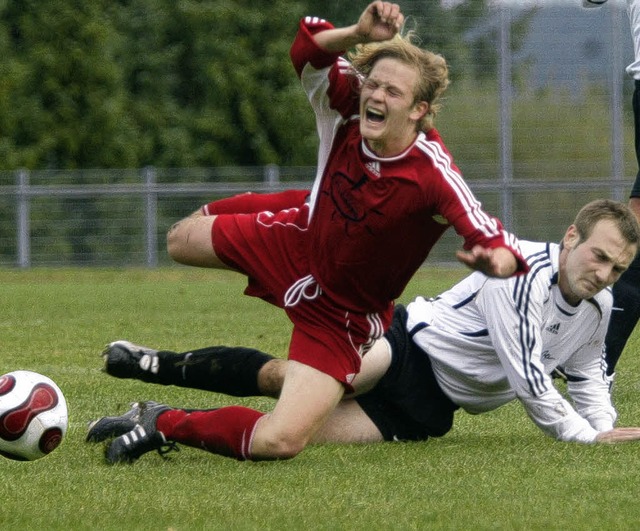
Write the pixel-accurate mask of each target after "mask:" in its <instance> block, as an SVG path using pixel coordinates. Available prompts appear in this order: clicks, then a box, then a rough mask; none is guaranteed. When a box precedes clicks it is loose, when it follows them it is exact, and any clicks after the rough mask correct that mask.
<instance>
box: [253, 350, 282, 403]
mask: <svg viewBox="0 0 640 531" xmlns="http://www.w3.org/2000/svg"><path fill="white" fill-rule="evenodd" d="M286 369H287V360H283V359H273V360H270V361H268V362H267V363H265V364H264V365H263V366H262V367H261V368H260V371H259V372H258V389H259V390H260V393H261V394H262V395H264V396H272V397H274V398H278V397H279V396H280V391H282V384H283V383H284V375H285V372H286Z"/></svg>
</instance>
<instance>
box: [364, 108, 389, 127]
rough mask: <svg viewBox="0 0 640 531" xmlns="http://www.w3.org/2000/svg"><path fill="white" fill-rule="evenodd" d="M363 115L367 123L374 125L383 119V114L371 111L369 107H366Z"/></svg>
mask: <svg viewBox="0 0 640 531" xmlns="http://www.w3.org/2000/svg"><path fill="white" fill-rule="evenodd" d="M365 115H366V117H367V121H368V122H372V123H375V124H381V123H382V122H384V119H385V116H384V113H383V112H382V111H379V110H377V109H372V108H371V107H367V109H366V113H365Z"/></svg>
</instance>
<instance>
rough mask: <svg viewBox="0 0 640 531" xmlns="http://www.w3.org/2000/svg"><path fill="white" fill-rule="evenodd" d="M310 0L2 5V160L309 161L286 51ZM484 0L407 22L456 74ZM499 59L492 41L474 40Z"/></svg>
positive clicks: (311, 145) (349, 15) (417, 6)
mask: <svg viewBox="0 0 640 531" xmlns="http://www.w3.org/2000/svg"><path fill="white" fill-rule="evenodd" d="M364 5H365V4H364V3H362V4H360V5H355V4H353V3H347V4H345V3H343V2H337V1H331V2H324V3H319V2H314V1H311V0H307V1H305V0H298V1H294V2H292V1H289V0H272V1H270V2H260V3H256V2H251V1H249V0H210V1H204V0H180V1H177V2H176V1H175V0H111V1H106V0H94V1H92V2H86V1H83V0H48V1H47V2H42V1H38V0H13V1H11V2H8V1H5V2H4V3H3V2H0V53H2V57H3V62H2V65H0V69H1V70H0V72H2V74H3V75H2V76H0V156H1V157H0V169H12V168H16V167H20V166H23V167H26V168H30V169H41V168H52V169H69V168H90V167H106V168H115V167H142V166H145V165H156V166H162V167H185V166H219V165H234V164H237V165H264V164H268V163H276V164H281V165H314V164H315V157H316V154H315V150H316V134H315V128H314V124H313V115H312V113H311V112H310V109H309V106H308V103H307V102H306V99H305V96H304V94H303V91H302V90H301V89H300V87H299V83H298V81H297V79H296V77H295V73H294V71H293V68H292V67H291V65H290V62H289V57H288V49H289V46H290V44H291V40H292V39H293V37H294V35H295V32H296V30H297V21H298V19H299V18H300V17H301V16H303V15H304V14H309V13H311V14H315V15H318V16H322V17H325V18H327V19H329V20H331V21H333V22H335V23H336V24H337V25H344V24H348V23H351V22H354V21H355V20H356V19H357V17H358V16H359V14H360V12H361V10H362V8H363V7H364ZM483 8H484V0H467V1H464V2H458V3H457V5H455V7H451V8H444V7H442V5H441V3H440V2H436V1H433V2H424V1H416V0H408V1H407V2H406V3H405V4H403V9H404V10H405V12H406V14H407V15H408V27H409V28H415V30H416V32H417V34H418V35H419V37H420V38H421V40H422V44H423V45H424V46H426V47H428V48H431V49H433V50H434V51H436V52H440V53H442V54H443V55H444V56H445V57H446V58H447V59H448V61H449V63H450V64H451V65H452V77H454V78H455V76H462V75H464V74H465V73H464V72H462V71H460V69H459V68H458V67H457V66H456V65H458V64H461V63H462V62H461V61H459V60H458V58H459V57H460V56H461V55H464V54H465V53H469V51H468V48H466V47H465V46H464V44H465V43H464V41H463V40H462V38H461V35H462V34H463V33H464V31H465V30H466V29H468V28H469V27H472V26H473V25H474V24H476V23H477V21H478V19H479V18H480V17H481V16H482V15H483V13H486V11H484V10H483ZM479 49H481V50H483V54H484V55H487V56H489V55H491V53H492V51H491V49H490V47H489V46H487V47H486V49H485V48H479Z"/></svg>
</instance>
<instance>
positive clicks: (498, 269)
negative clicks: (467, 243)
mask: <svg viewBox="0 0 640 531" xmlns="http://www.w3.org/2000/svg"><path fill="white" fill-rule="evenodd" d="M456 258H458V260H460V262H462V263H463V264H465V265H466V266H467V267H470V268H471V269H474V270H476V271H480V272H482V273H484V274H485V275H487V276H489V277H498V278H507V277H510V276H511V275H513V274H514V273H515V272H516V269H517V267H518V262H517V260H516V257H515V256H514V255H513V253H512V252H511V251H510V250H509V249H507V248H506V247H497V248H496V249H487V248H485V247H482V246H480V245H476V246H475V247H474V248H473V249H471V250H470V251H458V252H457V253H456Z"/></svg>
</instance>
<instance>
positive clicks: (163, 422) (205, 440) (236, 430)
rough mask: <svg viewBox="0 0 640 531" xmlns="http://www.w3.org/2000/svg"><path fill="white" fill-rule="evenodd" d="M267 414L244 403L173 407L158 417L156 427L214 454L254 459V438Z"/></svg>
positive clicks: (242, 459) (168, 437) (175, 438)
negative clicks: (217, 406)
mask: <svg viewBox="0 0 640 531" xmlns="http://www.w3.org/2000/svg"><path fill="white" fill-rule="evenodd" d="M263 415H264V413H261V412H259V411H256V410H254V409H249V408H246V407H241V406H230V407H223V408H220V409H208V410H196V411H185V410H184V409H170V410H169V411H165V412H164V413H161V414H160V415H159V416H158V420H157V422H156V427H157V428H158V430H159V431H161V432H162V433H164V436H165V437H166V438H167V439H168V440H170V441H176V442H179V443H183V444H186V445H187V446H193V447H194V448H202V449H204V450H207V451H208V452H212V453H214V454H219V455H224V456H226V457H235V458H236V459H238V460H240V461H244V460H245V459H251V452H250V450H251V440H252V438H253V431H254V429H255V427H256V424H257V422H258V419H260V418H261V417H262V416H263Z"/></svg>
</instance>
